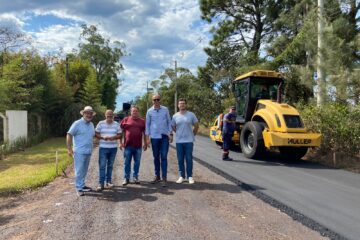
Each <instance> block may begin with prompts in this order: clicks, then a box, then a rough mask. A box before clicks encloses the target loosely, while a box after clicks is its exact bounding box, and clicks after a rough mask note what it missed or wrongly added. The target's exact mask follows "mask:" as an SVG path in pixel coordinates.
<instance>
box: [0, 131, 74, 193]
mask: <svg viewBox="0 0 360 240" xmlns="http://www.w3.org/2000/svg"><path fill="white" fill-rule="evenodd" d="M56 151H58V172H59V174H62V171H63V170H65V169H66V167H67V166H68V165H69V164H71V163H72V159H71V158H70V157H69V156H68V155H67V150H66V145H65V139H64V138H51V139H48V140H46V141H44V142H43V143H41V144H38V145H36V146H33V147H30V148H26V149H23V150H22V151H18V152H16V153H12V154H10V155H8V156H6V158H5V159H2V160H0V196H4V195H7V194H9V193H19V192H21V191H23V190H26V189H34V188H37V187H40V186H44V185H46V184H47V183H49V182H51V181H52V180H53V179H54V178H55V177H56V155H55V154H56Z"/></svg>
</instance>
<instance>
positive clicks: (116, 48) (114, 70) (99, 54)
mask: <svg viewBox="0 0 360 240" xmlns="http://www.w3.org/2000/svg"><path fill="white" fill-rule="evenodd" d="M82 29H83V31H82V33H81V37H82V38H83V39H84V40H85V41H86V43H82V44H80V45H79V47H80V57H81V58H82V59H87V60H89V61H90V63H91V65H92V66H93V67H94V68H95V71H96V79H97V81H98V82H99V83H100V87H101V93H102V99H101V100H102V104H103V105H105V106H106V107H107V108H112V109H114V107H115V99H116V95H117V88H118V87H119V85H120V80H119V79H118V77H117V75H118V74H119V73H120V71H121V70H122V69H123V66H122V64H121V63H120V59H121V57H122V56H124V54H125V53H124V48H125V45H124V44H123V43H120V42H119V41H114V42H112V43H111V42H110V40H109V39H105V38H104V37H103V36H102V35H101V34H100V33H99V32H98V29H97V27H96V26H94V25H91V26H89V27H88V26H86V25H82Z"/></svg>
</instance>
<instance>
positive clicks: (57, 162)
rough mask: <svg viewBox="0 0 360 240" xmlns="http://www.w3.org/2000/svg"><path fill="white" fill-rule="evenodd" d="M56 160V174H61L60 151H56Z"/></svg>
mask: <svg viewBox="0 0 360 240" xmlns="http://www.w3.org/2000/svg"><path fill="white" fill-rule="evenodd" d="M55 161H56V176H58V175H59V158H58V151H56V152H55Z"/></svg>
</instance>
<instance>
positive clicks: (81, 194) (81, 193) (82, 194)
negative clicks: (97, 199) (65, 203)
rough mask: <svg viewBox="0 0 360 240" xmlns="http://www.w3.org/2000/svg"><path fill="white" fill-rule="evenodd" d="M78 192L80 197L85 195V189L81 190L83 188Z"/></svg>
mask: <svg viewBox="0 0 360 240" xmlns="http://www.w3.org/2000/svg"><path fill="white" fill-rule="evenodd" d="M76 194H77V195H78V196H79V197H81V196H84V195H85V193H84V191H81V190H80V191H77V192H76Z"/></svg>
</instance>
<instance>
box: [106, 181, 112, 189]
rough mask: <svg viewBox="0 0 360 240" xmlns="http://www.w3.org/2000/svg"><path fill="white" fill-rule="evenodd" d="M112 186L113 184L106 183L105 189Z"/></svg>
mask: <svg viewBox="0 0 360 240" xmlns="http://www.w3.org/2000/svg"><path fill="white" fill-rule="evenodd" d="M113 186H114V184H112V183H111V182H108V183H106V188H112V187H113Z"/></svg>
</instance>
